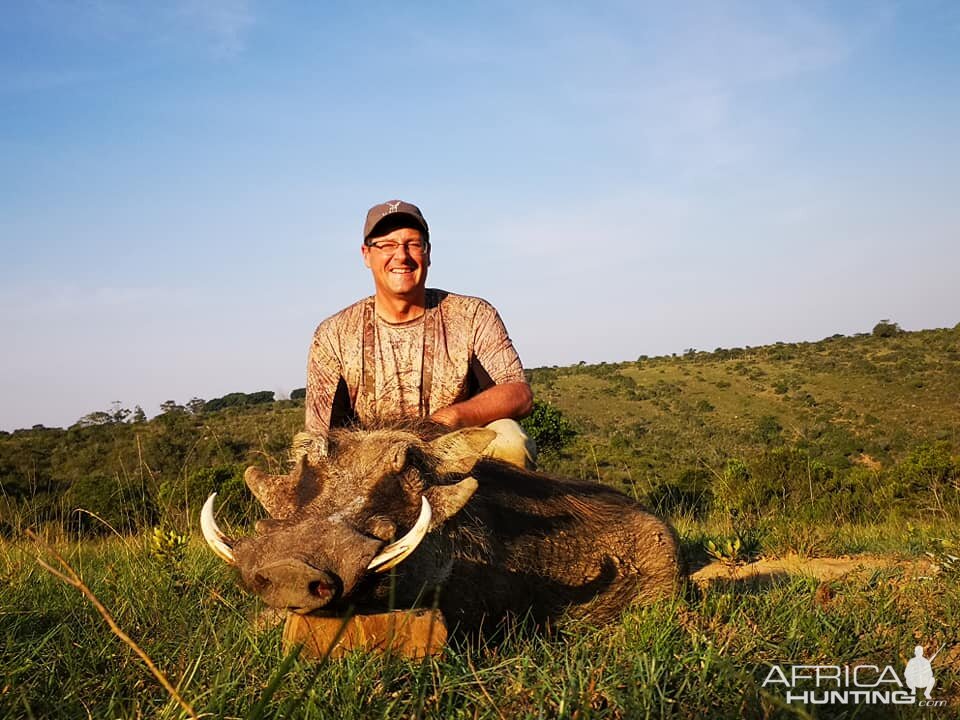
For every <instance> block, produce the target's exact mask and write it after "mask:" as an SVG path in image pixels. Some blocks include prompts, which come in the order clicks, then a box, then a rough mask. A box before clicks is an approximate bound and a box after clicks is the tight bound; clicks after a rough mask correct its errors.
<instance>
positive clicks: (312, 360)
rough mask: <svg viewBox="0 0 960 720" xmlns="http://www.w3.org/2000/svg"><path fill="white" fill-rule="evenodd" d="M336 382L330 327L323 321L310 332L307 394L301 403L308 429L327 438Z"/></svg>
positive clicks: (337, 366) (337, 365) (337, 371)
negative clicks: (314, 330) (311, 334)
mask: <svg viewBox="0 0 960 720" xmlns="http://www.w3.org/2000/svg"><path fill="white" fill-rule="evenodd" d="M339 382H340V359H339V358H338V357H337V355H336V352H335V350H334V347H333V342H332V341H331V337H330V332H329V328H327V327H325V323H322V324H321V325H320V327H318V328H317V330H316V332H315V333H314V335H313V342H311V344H310V352H309V354H308V356H307V395H306V399H305V402H304V406H305V410H306V417H305V427H306V429H307V432H311V433H314V434H315V435H320V436H321V437H324V438H325V437H327V433H328V432H329V431H330V420H331V418H332V415H333V404H334V398H335V395H336V392H337V387H338V385H339Z"/></svg>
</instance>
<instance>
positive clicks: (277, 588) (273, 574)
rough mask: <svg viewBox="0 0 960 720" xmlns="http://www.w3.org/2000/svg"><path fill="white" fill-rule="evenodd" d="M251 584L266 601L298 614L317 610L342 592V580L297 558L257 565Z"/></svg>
mask: <svg viewBox="0 0 960 720" xmlns="http://www.w3.org/2000/svg"><path fill="white" fill-rule="evenodd" d="M250 585H251V588H252V589H253V590H254V591H255V592H256V593H257V594H259V595H260V596H261V597H262V598H263V599H264V601H265V602H266V603H267V604H269V605H271V606H273V607H282V608H287V609H288V610H292V611H293V612H298V613H308V612H310V611H312V610H318V609H320V608H322V607H324V606H326V605H328V604H329V603H331V602H333V601H334V600H336V599H337V598H339V597H340V594H341V593H342V592H343V582H342V581H341V580H340V578H339V577H337V576H336V575H335V574H333V573H331V572H327V571H325V570H319V569H317V568H315V567H313V566H312V565H309V564H308V563H305V562H303V561H302V560H298V559H295V558H287V559H284V560H280V561H278V562H275V563H272V564H270V565H265V566H263V567H259V568H257V569H256V571H255V572H254V573H253V577H252V579H251V582H250Z"/></svg>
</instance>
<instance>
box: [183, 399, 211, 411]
mask: <svg viewBox="0 0 960 720" xmlns="http://www.w3.org/2000/svg"><path fill="white" fill-rule="evenodd" d="M206 404H207V401H206V400H204V399H203V398H198V397H194V398H190V400H189V402H187V410H189V411H190V414H191V415H199V414H200V413H202V412H203V409H204V407H205V406H206Z"/></svg>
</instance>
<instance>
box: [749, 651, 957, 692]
mask: <svg viewBox="0 0 960 720" xmlns="http://www.w3.org/2000/svg"><path fill="white" fill-rule="evenodd" d="M939 652H940V650H939V649H938V650H937V652H935V653H934V654H933V656H932V657H930V658H926V657H924V654H923V646H921V645H917V647H916V648H914V651H913V657H912V658H910V660H909V661H908V662H907V665H906V667H905V668H904V669H903V674H902V675H900V674H898V673H897V671H896V670H895V669H894V667H893V666H892V665H885V666H883V667H880V666H879V665H853V666H850V665H785V666H781V665H773V666H772V667H771V668H770V671H769V672H768V673H767V677H766V678H765V679H764V681H763V683H762V687H764V688H767V689H770V690H774V689H780V690H782V691H784V692H785V693H786V701H787V702H788V703H805V704H807V705H834V704H835V705H917V706H919V707H941V706H943V705H946V700H935V699H934V698H933V695H932V691H933V688H934V685H936V683H937V679H936V678H935V677H934V674H933V661H934V660H935V659H936V657H937V654H939ZM921 691H922V692H921Z"/></svg>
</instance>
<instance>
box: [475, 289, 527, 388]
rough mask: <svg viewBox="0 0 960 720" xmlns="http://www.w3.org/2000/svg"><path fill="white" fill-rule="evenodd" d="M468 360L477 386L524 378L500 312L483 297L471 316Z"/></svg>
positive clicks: (499, 383) (500, 383) (483, 386)
mask: <svg viewBox="0 0 960 720" xmlns="http://www.w3.org/2000/svg"><path fill="white" fill-rule="evenodd" d="M472 364H473V365H474V366H475V367H474V371H475V373H476V375H477V377H478V380H479V382H480V389H481V390H483V389H486V388H487V387H489V386H491V385H503V384H504V383H514V382H526V381H527V380H526V377H525V376H524V374H523V365H522V364H521V363H520V356H519V355H518V354H517V351H516V349H515V348H514V347H513V341H511V340H510V336H509V335H508V334H507V328H506V327H505V326H504V324H503V320H501V319H500V314H499V313H498V312H497V311H496V309H494V307H493V306H492V305H490V303H488V302H485V301H483V302H481V303H480V305H479V306H478V308H477V314H476V316H475V324H474V338H473V363H472Z"/></svg>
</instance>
